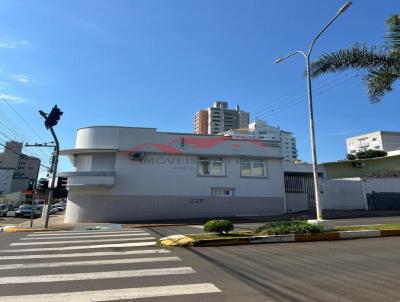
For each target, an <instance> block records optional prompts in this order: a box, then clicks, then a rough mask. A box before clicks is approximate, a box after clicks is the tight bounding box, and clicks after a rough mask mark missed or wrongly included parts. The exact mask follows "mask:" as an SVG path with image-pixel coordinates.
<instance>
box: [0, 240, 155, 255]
mask: <svg viewBox="0 0 400 302" xmlns="http://www.w3.org/2000/svg"><path fill="white" fill-rule="evenodd" d="M151 245H156V242H155V241H149V242H134V243H120V244H117V243H115V244H96V245H79V246H63V247H44V248H34V249H13V250H0V252H2V253H21V252H43V251H66V250H87V249H104V248H110V247H112V248H116V247H117V248H118V247H137V246H151Z"/></svg>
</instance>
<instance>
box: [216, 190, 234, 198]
mask: <svg viewBox="0 0 400 302" xmlns="http://www.w3.org/2000/svg"><path fill="white" fill-rule="evenodd" d="M234 191H235V189H233V188H211V196H226V197H229V196H233V194H234Z"/></svg>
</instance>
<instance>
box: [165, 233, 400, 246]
mask: <svg viewBox="0 0 400 302" xmlns="http://www.w3.org/2000/svg"><path fill="white" fill-rule="evenodd" d="M389 236H400V230H382V231H379V230H365V231H337V232H327V233H317V234H302V235H295V234H289V235H276V236H253V237H238V238H228V239H224V238H218V239H204V240H194V239H192V238H190V236H185V235H173V236H168V237H165V238H161V239H160V243H161V244H162V245H164V246H196V247H206V246H224V245H245V244H260V243H286V242H311V241H327V240H346V239H361V238H376V237H389Z"/></svg>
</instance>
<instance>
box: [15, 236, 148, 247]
mask: <svg viewBox="0 0 400 302" xmlns="http://www.w3.org/2000/svg"><path fill="white" fill-rule="evenodd" d="M140 240H143V241H144V240H154V237H140V238H112V239H101V238H98V239H89V240H87V239H86V240H69V241H65V240H63V241H40V242H13V243H11V244H10V246H21V245H51V244H70V243H87V242H116V241H140Z"/></svg>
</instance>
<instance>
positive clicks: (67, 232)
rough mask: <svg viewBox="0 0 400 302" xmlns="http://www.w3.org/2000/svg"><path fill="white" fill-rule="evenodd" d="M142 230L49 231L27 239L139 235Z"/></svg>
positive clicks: (31, 235)
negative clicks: (63, 236)
mask: <svg viewBox="0 0 400 302" xmlns="http://www.w3.org/2000/svg"><path fill="white" fill-rule="evenodd" d="M141 232H143V230H129V231H128V230H126V231H125V230H115V231H87V232H82V231H79V232H75V231H51V232H38V233H35V234H28V235H27V236H29V237H38V236H59V235H71V236H75V235H90V234H93V235H98V234H116V233H141Z"/></svg>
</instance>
